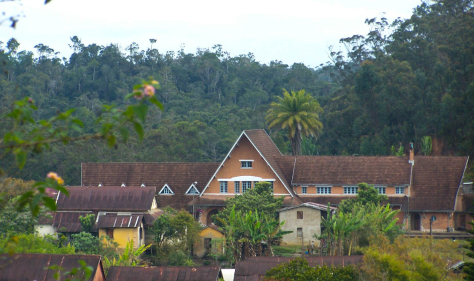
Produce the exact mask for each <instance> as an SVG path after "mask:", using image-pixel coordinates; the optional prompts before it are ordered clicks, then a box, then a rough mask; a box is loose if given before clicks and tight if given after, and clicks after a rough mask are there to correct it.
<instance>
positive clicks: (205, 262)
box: [203, 261, 211, 266]
mask: <svg viewBox="0 0 474 281" xmlns="http://www.w3.org/2000/svg"><path fill="white" fill-rule="evenodd" d="M203 264H204V265H205V266H208V265H210V264H211V261H204V263H203Z"/></svg>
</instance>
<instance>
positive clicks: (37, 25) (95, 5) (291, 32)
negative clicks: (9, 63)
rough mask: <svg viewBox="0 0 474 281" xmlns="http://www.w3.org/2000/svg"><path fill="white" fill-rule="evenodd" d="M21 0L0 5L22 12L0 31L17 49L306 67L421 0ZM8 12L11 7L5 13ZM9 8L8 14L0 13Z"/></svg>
mask: <svg viewBox="0 0 474 281" xmlns="http://www.w3.org/2000/svg"><path fill="white" fill-rule="evenodd" d="M43 3H44V0H23V1H22V4H23V8H22V9H21V8H19V7H18V6H12V4H11V3H7V4H5V3H0V7H2V8H0V11H5V10H7V11H8V12H10V13H11V9H17V10H18V9H20V10H23V13H24V15H25V17H24V18H21V19H20V21H19V22H18V24H17V28H16V29H12V28H10V27H8V24H5V23H4V24H3V25H1V26H0V41H3V42H6V41H8V40H9V39H10V38H11V37H14V38H16V39H17V40H18V41H19V42H20V44H21V46H20V47H21V49H22V50H25V49H26V50H33V46H34V45H36V44H38V43H43V44H45V45H48V46H49V47H51V48H53V49H54V50H55V51H59V52H60V55H59V56H60V57H64V56H65V57H69V56H70V54H71V52H72V51H71V49H70V48H69V47H68V44H69V43H70V39H69V38H70V37H72V36H74V35H77V36H78V37H79V38H81V39H82V42H83V43H84V44H86V45H88V44H92V43H97V44H99V45H108V44H110V43H118V44H119V45H120V46H121V47H122V48H125V46H127V45H129V44H130V43H132V42H136V43H138V44H139V45H140V48H141V49H146V48H148V47H149V46H150V43H149V39H150V38H154V39H157V43H156V44H155V45H154V47H156V48H158V50H159V51H160V52H162V53H164V52H166V51H177V50H179V49H180V46H181V44H185V49H184V50H185V52H187V53H189V52H192V53H194V52H195V51H196V49H197V48H210V47H212V46H213V45H215V44H221V45H223V48H224V50H226V51H228V52H230V54H231V55H232V56H235V55H239V54H246V53H248V52H252V53H254V55H255V58H256V60H258V61H260V62H262V63H269V62H270V61H272V60H281V61H282V62H284V63H287V64H292V63H294V62H302V63H305V64H307V65H310V66H311V67H315V66H318V65H319V64H320V63H324V62H326V61H327V60H328V56H327V53H328V46H330V45H334V46H336V50H338V49H339V47H338V46H339V44H338V42H339V39H340V38H343V37H349V36H352V35H354V34H363V35H365V34H367V32H368V30H369V29H368V27H367V25H365V24H364V20H365V19H366V18H373V17H381V16H382V15H383V13H384V12H385V16H386V17H387V18H388V19H389V20H390V21H392V20H393V19H395V18H397V17H401V18H409V17H410V15H411V13H412V11H413V8H415V7H416V6H417V5H419V4H420V3H421V2H420V0H396V1H388V0H359V1H354V0H333V1H328V0H326V1H324V0H293V1H287V0H286V1H279V0H273V1H267V0H266V1H263V0H240V1H221V0H202V1H196V0H174V1H156V0H155V1H146V0H134V1H111V0H82V1H77V0H76V1H67V0H52V2H51V3H49V4H47V5H43ZM7 5H10V6H7ZM7 7H8V8H7Z"/></svg>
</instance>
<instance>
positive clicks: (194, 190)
mask: <svg viewBox="0 0 474 281" xmlns="http://www.w3.org/2000/svg"><path fill="white" fill-rule="evenodd" d="M186 195H199V190H197V188H196V187H195V186H194V184H192V185H191V186H190V187H189V188H188V191H186Z"/></svg>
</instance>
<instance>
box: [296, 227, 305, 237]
mask: <svg viewBox="0 0 474 281" xmlns="http://www.w3.org/2000/svg"><path fill="white" fill-rule="evenodd" d="M296 235H297V237H298V238H303V228H297V229H296Z"/></svg>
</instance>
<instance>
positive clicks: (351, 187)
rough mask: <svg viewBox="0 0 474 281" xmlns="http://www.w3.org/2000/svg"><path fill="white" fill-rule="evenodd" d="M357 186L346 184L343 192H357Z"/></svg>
mask: <svg viewBox="0 0 474 281" xmlns="http://www.w3.org/2000/svg"><path fill="white" fill-rule="evenodd" d="M358 189H359V187H358V186H346V187H344V194H357V190H358Z"/></svg>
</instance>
